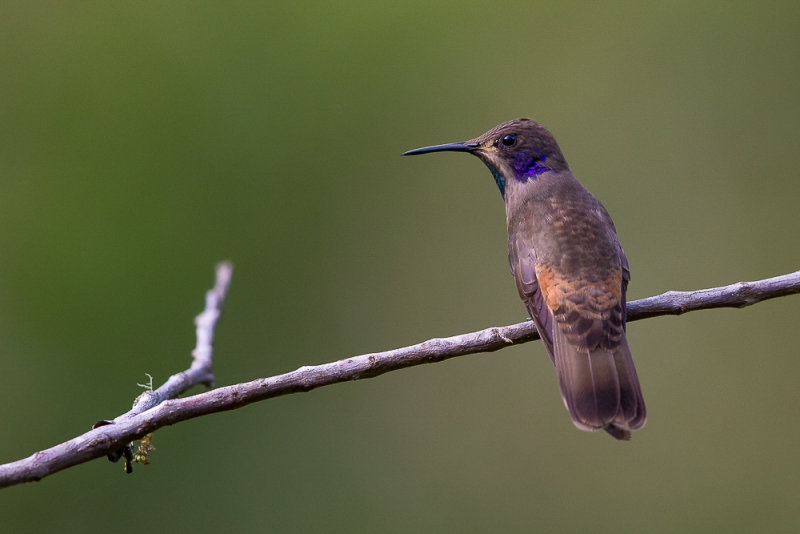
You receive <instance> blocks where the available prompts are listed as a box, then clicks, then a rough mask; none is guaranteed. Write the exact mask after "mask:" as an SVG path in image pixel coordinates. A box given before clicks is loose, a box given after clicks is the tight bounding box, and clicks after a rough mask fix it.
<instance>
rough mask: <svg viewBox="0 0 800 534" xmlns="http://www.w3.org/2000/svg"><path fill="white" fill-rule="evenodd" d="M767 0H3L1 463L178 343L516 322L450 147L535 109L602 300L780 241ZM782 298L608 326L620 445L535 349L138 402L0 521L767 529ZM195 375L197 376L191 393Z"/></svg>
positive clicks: (444, 331) (785, 213)
mask: <svg viewBox="0 0 800 534" xmlns="http://www.w3.org/2000/svg"><path fill="white" fill-rule="evenodd" d="M798 23H800V8H799V7H798V6H797V3H796V2H788V1H787V2H774V3H753V2H738V3H735V2H730V3H722V2H712V3H702V2H701V3H698V2H669V3H665V4H663V5H661V4H657V3H650V4H649V5H647V6H646V7H645V6H643V4H642V3H639V2H628V3H589V2H575V3H572V2H547V3H545V2H535V3H532V2H502V3H487V2H480V3H479V2H436V3H431V2H392V3H389V2H387V3H375V2H339V3H335V4H334V3H310V2H309V3H303V2H298V3H277V2H274V3H267V2H263V3H257V2H210V3H201V2H177V1H176V2H168V3H167V2H136V3H122V2H112V3H106V2H3V4H2V6H0V66H1V67H2V69H1V70H0V121H2V128H0V172H1V173H2V175H1V176H0V250H2V260H0V303H2V305H1V306H0V339H2V343H0V369H1V370H2V382H3V386H2V388H0V422H1V424H2V428H3V432H2V439H0V461H3V462H5V461H11V460H15V459H18V458H21V457H25V456H28V455H29V454H31V453H33V452H35V451H37V450H40V449H42V448H45V447H49V446H51V445H54V444H56V443H58V442H61V441H63V440H65V439H69V438H70V437H73V436H74V435H76V434H79V433H81V432H83V431H85V430H87V429H88V428H89V427H90V426H91V424H92V423H93V422H94V421H96V420H97V419H100V418H112V417H114V416H116V415H118V414H120V413H122V412H124V411H125V410H127V409H128V407H129V406H130V403H131V401H132V400H133V398H134V397H135V396H136V395H138V394H139V392H140V391H141V389H140V388H139V387H137V386H136V383H137V382H143V381H145V380H146V377H145V376H144V373H150V374H152V375H153V376H154V377H155V380H156V382H157V383H161V382H163V380H165V379H166V378H167V377H168V376H169V375H170V374H172V373H174V372H176V371H178V370H181V369H183V368H185V367H186V366H187V364H188V362H189V353H190V350H191V348H192V347H193V346H194V327H193V324H192V321H193V318H194V316H195V315H196V314H197V313H198V312H199V311H200V310H201V308H202V304H203V292H204V291H205V290H206V289H207V288H208V287H210V285H211V282H212V276H213V274H212V269H213V265H214V264H215V262H217V261H218V260H221V259H231V260H232V261H234V262H235V265H236V272H235V275H234V279H233V285H232V289H231V294H230V298H229V300H228V302H227V305H226V313H225V317H224V320H223V322H222V323H221V324H220V325H219V327H218V329H217V336H218V337H217V343H216V353H215V372H216V376H217V381H218V384H219V385H226V384H231V383H236V382H240V381H246V380H250V379H254V378H257V377H264V376H269V375H272V374H276V373H281V372H285V371H289V370H292V369H295V368H297V367H299V366H301V365H308V364H316V363H322V362H326V361H331V360H335V359H338V358H342V357H346V356H348V355H352V354H359V353H364V352H370V351H378V350H385V349H390V348H395V347H398V346H403V345H408V344H412V343H416V342H419V341H422V340H425V339H428V338H431V337H436V336H444V335H453V334H457V333H462V332H467V331H471V330H475V329H479V328H483V327H487V326H492V325H501V324H508V323H512V322H517V321H520V320H522V319H524V317H525V316H526V313H525V310H524V308H523V306H522V304H521V303H520V302H519V299H518V297H517V295H516V290H515V288H514V284H513V281H512V279H511V277H510V276H509V271H508V265H507V260H506V245H505V219H504V214H503V205H502V202H501V198H500V196H499V195H498V193H497V190H496V187H495V185H494V183H493V180H492V178H491V175H490V174H489V172H488V171H487V170H486V169H485V168H484V167H483V165H482V164H481V163H480V162H478V161H477V160H475V159H474V158H468V157H466V156H463V155H460V154H455V155H453V154H450V155H448V154H443V155H438V156H430V157H426V158H414V159H410V158H401V157H400V156H399V155H400V153H401V152H403V151H404V150H407V149H410V148H415V147H418V146H422V145H427V144H434V143H441V142H448V141H456V140H463V139H468V138H471V137H473V136H475V135H477V134H480V133H482V132H483V131H484V130H486V129H488V128H489V127H491V126H493V125H495V124H496V123H498V122H501V121H504V120H507V119H511V118H514V117H519V116H530V117H532V118H535V119H537V120H539V121H541V122H544V123H545V124H546V125H548V127H549V128H550V129H551V130H552V131H553V133H554V134H555V136H556V137H557V139H558V140H559V143H560V144H561V146H562V148H563V150H564V152H565V154H566V156H567V159H568V160H569V162H570V164H571V166H572V169H573V171H574V172H575V174H576V175H577V176H578V177H579V178H580V179H581V180H582V181H583V182H584V184H586V185H587V187H589V189H591V190H592V191H593V192H594V193H595V194H596V195H597V196H598V197H599V198H601V199H602V200H603V202H604V203H605V205H606V207H607V208H608V210H609V211H610V212H611V214H612V215H613V217H614V220H615V222H616V225H617V228H618V231H619V234H620V237H621V240H622V243H623V245H624V246H625V250H626V252H627V255H628V258H629V259H630V263H631V267H632V270H633V282H632V284H631V287H630V291H629V297H630V298H632V299H635V298H641V297H645V296H649V295H653V294H656V293H660V292H663V291H666V290H669V289H695V288H701V287H709V286H714V285H722V284H727V283H732V282H736V281H739V280H753V279H758V278H764V277H768V276H773V275H777V274H781V273H785V272H790V271H794V270H797V269H798V266H799V265H800V248H799V247H798V237H797V235H798V229H800V215H798V207H797V203H798V199H800V180H798V170H797V167H798V164H797V162H798V152H799V151H798V146H800V131H799V130H798V127H797V125H798V124H800V100H799V99H798V95H800V68H798V67H800V64H799V63H798V57H800V56H799V55H798V54H800V32H798V30H797V28H798ZM799 313H800V298H799V297H787V298H783V299H777V300H774V301H770V302H766V303H762V304H759V305H756V306H753V307H751V308H747V309H743V310H717V311H706V312H699V313H692V314H689V315H686V316H682V317H666V318H656V319H651V320H647V321H643V322H637V323H634V324H632V325H631V327H630V328H629V337H630V340H631V346H632V347H633V352H634V356H635V359H636V362H637V367H638V369H639V374H640V377H641V379H642V383H643V386H644V390H645V397H646V399H647V403H648V412H649V422H648V425H647V427H646V428H645V429H644V430H643V431H641V432H637V433H636V434H635V435H634V439H633V441H631V442H630V443H618V442H615V441H614V440H612V439H610V438H609V437H608V436H607V435H604V434H603V433H596V434H588V433H583V432H580V431H578V430H576V429H575V428H574V427H573V426H572V423H571V422H570V419H569V416H568V415H567V412H566V410H565V409H564V407H563V404H562V401H561V398H560V396H559V394H558V391H557V386H556V379H555V373H554V371H553V368H552V365H551V363H550V361H549V359H548V358H547V357H546V356H545V352H544V350H543V348H542V347H541V346H540V345H538V344H536V343H531V344H527V345H524V346H520V347H516V348H511V349H507V350H503V351H500V352H498V353H494V354H490V355H486V354H484V355H477V356H469V357H464V358H459V359H457V360H451V361H448V362H445V363H441V364H437V365H427V366H421V367H416V368H413V369H408V370H403V371H399V372H394V373H390V374H389V375H385V376H382V377H379V378H377V379H373V380H366V381H360V382H353V383H348V384H342V385H336V386H332V387H325V388H322V389H320V390H316V391H314V392H311V393H309V394H306V395H291V396H288V397H283V398H278V399H273V400H270V401H267V402H263V403H259V404H256V405H252V406H250V407H247V408H244V409H241V410H237V411H234V412H229V413H224V414H221V415H214V416H210V417H203V418H200V419H196V420H193V421H189V422H185V423H182V424H179V425H176V426H174V427H169V428H165V429H163V430H160V431H159V432H157V433H156V435H155V443H154V444H155V446H156V447H157V450H156V451H155V452H154V454H153V457H152V460H153V464H152V465H150V466H147V467H142V466H139V467H137V468H136V469H135V473H134V474H133V475H132V476H126V475H124V474H123V472H122V466H121V465H120V464H110V463H108V462H107V461H105V460H96V461H93V462H90V463H88V464H83V465H81V466H78V467H75V468H71V469H69V470H67V471H63V472H61V473H58V474H56V475H53V476H51V477H48V478H46V479H44V480H43V481H41V482H38V483H31V484H25V485H22V486H17V487H13V488H10V489H6V490H4V491H3V492H2V493H0V517H2V524H3V530H4V531H8V532H25V531H28V532H33V531H36V532H53V531H58V532H86V531H111V530H113V531H115V532H140V531H142V529H149V528H169V529H178V530H184V531H189V530H191V531H193V532H217V531H220V530H222V529H225V530H231V531H232V530H239V529H242V530H243V529H247V530H255V529H259V530H266V531H273V532H314V531H317V532H392V533H393V532H397V533H401V532H416V531H421V532H530V531H542V532H577V531H589V532H678V531H679V532H708V531H710V530H711V529H718V530H720V531H725V532H753V531H761V532H793V531H797V529H798V528H800V465H798V448H800V430H798V409H797V406H798V401H800V393H799V392H798V388H797V376H798V373H800V358H798V348H797V342H796V329H797V321H798V314H799ZM197 391H200V389H199V388H198V389H196V390H193V392H197Z"/></svg>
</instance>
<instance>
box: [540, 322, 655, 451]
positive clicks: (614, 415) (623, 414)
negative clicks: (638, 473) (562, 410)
mask: <svg viewBox="0 0 800 534" xmlns="http://www.w3.org/2000/svg"><path fill="white" fill-rule="evenodd" d="M553 353H554V358H553V359H554V363H555V366H556V372H557V373H558V385H559V388H560V389H561V396H562V398H563V399H564V404H565V405H566V406H567V410H569V413H570V416H571V417H572V421H573V423H574V424H575V426H577V427H578V428H580V429H582V430H590V431H593V430H600V429H601V428H602V429H604V430H605V431H606V432H608V433H609V434H611V435H612V436H614V437H615V438H617V439H630V430H635V429H637V428H641V427H642V426H644V423H645V418H646V415H645V407H644V399H643V397H642V391H641V388H640V386H639V380H638V378H637V376H636V369H635V368H634V366H633V360H632V359H631V353H630V349H629V348H628V343H627V341H626V340H625V339H624V338H623V340H622V343H621V344H620V345H619V347H617V348H616V349H614V350H613V351H609V350H603V349H595V350H590V351H585V350H579V349H578V348H576V347H575V346H574V345H572V344H570V343H569V342H568V341H567V338H566V336H565V334H564V333H563V332H562V331H561V328H558V327H556V328H553Z"/></svg>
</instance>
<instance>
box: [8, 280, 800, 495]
mask: <svg viewBox="0 0 800 534" xmlns="http://www.w3.org/2000/svg"><path fill="white" fill-rule="evenodd" d="M223 265H224V264H223ZM217 276H218V279H217V286H219V287H222V288H223V289H221V290H220V292H219V293H218V295H219V298H218V302H217V304H216V305H212V306H210V307H211V308H212V309H217V310H218V309H219V307H220V306H221V303H222V299H223V298H224V294H225V289H224V288H227V281H229V280H230V272H228V273H227V275H226V276H225V277H222V278H224V279H225V281H224V283H220V278H221V277H220V274H219V268H218V272H217ZM215 289H216V287H215ZM212 292H214V290H212ZM212 292H209V293H212ZM796 293H800V271H796V272H794V273H790V274H786V275H782V276H776V277H774V278H768V279H766V280H759V281H754V282H739V283H736V284H732V285H729V286H724V287H717V288H711V289H701V290H698V291H689V292H680V291H669V292H667V293H664V294H662V295H658V296H655V297H650V298H646V299H642V300H638V301H634V302H630V303H629V304H628V321H636V320H639V319H645V318H648V317H655V316H658V315H670V314H672V315H677V314H681V313H685V312H688V311H694V310H703V309H710V308H721V307H736V308H740V307H744V306H749V305H751V304H755V303H756V302H761V301H762V300H767V299H771V298H776V297H780V296H785V295H791V294H796ZM209 300H210V298H209ZM208 309H209V306H208V305H207V308H206V312H208ZM206 312H204V313H203V314H202V315H201V316H200V317H198V320H197V323H198V330H199V329H200V328H201V323H202V321H203V320H201V317H203V316H204V315H205V314H206ZM212 316H213V319H208V320H209V326H203V327H202V328H205V330H204V332H205V333H206V334H208V337H207V338H203V339H205V340H207V343H206V341H204V342H203V346H204V347H206V348H210V344H211V338H212V336H213V326H214V322H215V321H216V318H217V317H218V313H217V314H214V313H213V312H212V313H209V315H208V317H212ZM204 324H205V323H204ZM538 337H539V336H538V334H537V333H536V329H535V327H534V325H533V323H532V322H530V321H527V322H523V323H518V324H513V325H509V326H501V327H493V328H487V329H485V330H480V331H477V332H472V333H469V334H462V335H458V336H452V337H446V338H436V339H431V340H428V341H425V342H424V343H420V344H417V345H412V346H409V347H403V348H400V349H396V350H390V351H386V352H377V353H372V354H363V355H360V356H353V357H350V358H345V359H343V360H338V361H335V362H331V363H325V364H322V365H315V366H306V367H301V368H299V369H297V370H295V371H292V372H290V373H285V374H282V375H276V376H272V377H269V378H260V379H258V380H254V381H252V382H247V383H242V384H235V385H232V386H226V387H220V388H217V389H214V390H211V391H207V392H205V393H200V394H197V395H193V396H191V397H186V398H183V399H168V400H161V401H158V402H156V404H155V405H152V407H151V408H149V409H147V410H146V411H141V412H137V408H139V407H141V406H143V404H142V401H140V402H137V403H136V406H135V407H134V409H133V410H131V411H130V412H128V413H126V414H125V415H122V416H120V417H118V418H116V419H115V420H114V423H113V424H110V425H106V426H102V427H99V428H96V429H93V430H91V431H89V432H86V433H85V434H83V435H80V436H78V437H76V438H73V439H71V440H69V441H67V442H64V443H61V444H59V445H56V446H55V447H51V448H50V449H46V450H44V451H40V452H37V453H35V454H34V455H32V456H29V457H28V458H24V459H22V460H18V461H16V462H11V463H8V464H5V465H0V487H5V486H11V485H14V484H18V483H20V482H28V481H32V480H39V479H41V478H43V477H45V476H47V475H49V474H52V473H55V472H56V471H60V470H61V469H65V468H67V467H70V466H73V465H76V464H79V463H82V462H85V461H88V460H91V459H93V458H98V457H100V456H103V455H106V454H108V453H109V452H112V451H115V450H118V449H119V448H120V447H122V446H124V445H125V444H127V443H129V442H131V441H133V440H135V439H138V438H140V437H142V436H144V435H146V434H148V433H150V432H153V431H154V430H156V429H158V428H161V427H162V426H165V425H171V424H174V423H177V422H180V421H185V420H187V419H192V418H195V417H199V416H202V415H206V414H210V413H215V412H221V411H225V410H233V409H236V408H239V407H241V406H244V405H246V404H250V403H253V402H257V401H261V400H264V399H268V398H271V397H277V396H280V395H287V394H289V393H297V392H302V391H310V390H312V389H315V388H318V387H321V386H326V385H329V384H335V383H338V382H345V381H349V380H359V379H363V378H371V377H374V376H378V375H381V374H383V373H386V372H389V371H393V370H396V369H402V368H405V367H411V366H414V365H420V364H423V363H432V362H438V361H442V360H446V359H449V358H453V357H456V356H462V355H465V354H473V353H477V352H491V351H495V350H498V349H501V348H504V347H507V346H509V345H512V344H519V343H525V342H527V341H531V340H533V339H538ZM200 339H201V336H200V334H199V333H198V347H200V345H201V341H200ZM198 354H201V350H200V349H199V348H198V349H195V362H194V363H193V364H192V367H193V368H194V367H195V363H197V361H198V360H199V359H200V358H201V356H198ZM202 357H204V354H203V355H202ZM197 365H198V366H202V365H204V364H197ZM190 372H191V369H190V370H189V371H187V373H190ZM181 374H182V373H179V375H181ZM179 375H175V376H179ZM202 376H203V379H197V382H194V383H198V382H210V381H211V380H213V376H212V375H211V374H210V360H209V363H208V369H207V374H204V375H202ZM173 378H175V377H171V378H170V380H168V381H167V384H169V383H170V381H172V380H173ZM167 384H165V385H164V386H162V387H161V388H159V389H158V390H156V392H153V395H156V394H157V392H160V391H161V390H162V388H166V387H167ZM181 384H183V382H181ZM181 387H182V385H181V386H180V387H178V386H175V388H173V389H169V390H168V392H166V393H165V394H166V395H168V396H171V397H174V396H175V395H177V394H178V393H177V392H179V391H183V390H184V389H185V388H183V389H181ZM159 395H160V394H159ZM159 398H161V397H159ZM147 402H148V404H149V403H150V402H151V399H150V398H148V401H147Z"/></svg>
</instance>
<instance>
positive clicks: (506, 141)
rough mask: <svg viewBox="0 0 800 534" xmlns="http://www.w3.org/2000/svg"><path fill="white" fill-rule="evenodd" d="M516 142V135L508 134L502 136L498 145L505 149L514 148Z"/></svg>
mask: <svg viewBox="0 0 800 534" xmlns="http://www.w3.org/2000/svg"><path fill="white" fill-rule="evenodd" d="M516 142H517V134H508V135H505V136H503V138H502V139H500V143H501V144H502V145H503V146H505V147H509V146H514V145H515V144H516Z"/></svg>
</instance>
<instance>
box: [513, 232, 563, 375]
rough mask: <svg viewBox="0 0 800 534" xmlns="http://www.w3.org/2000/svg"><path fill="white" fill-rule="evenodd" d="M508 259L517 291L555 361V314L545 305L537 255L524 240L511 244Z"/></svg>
mask: <svg viewBox="0 0 800 534" xmlns="http://www.w3.org/2000/svg"><path fill="white" fill-rule="evenodd" d="M508 259H509V262H510V264H511V274H512V275H513V276H514V280H515V281H516V283H517V291H518V292H519V296H520V298H521V299H522V301H523V302H524V303H525V307H526V308H527V309H528V313H529V314H530V316H531V319H532V320H533V322H534V324H535V325H536V330H538V331H539V337H541V338H542V343H543V344H544V346H545V348H546V349H547V353H548V354H549V355H550V359H551V360H552V359H553V314H552V313H551V312H550V310H549V309H548V308H547V305H546V304H545V300H544V297H543V296H542V292H541V290H540V289H539V282H538V280H537V279H536V254H535V252H534V250H533V248H532V247H531V246H530V245H529V244H528V243H524V242H523V240H522V239H519V240H517V241H514V242H513V243H512V242H510V243H509V248H508Z"/></svg>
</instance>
